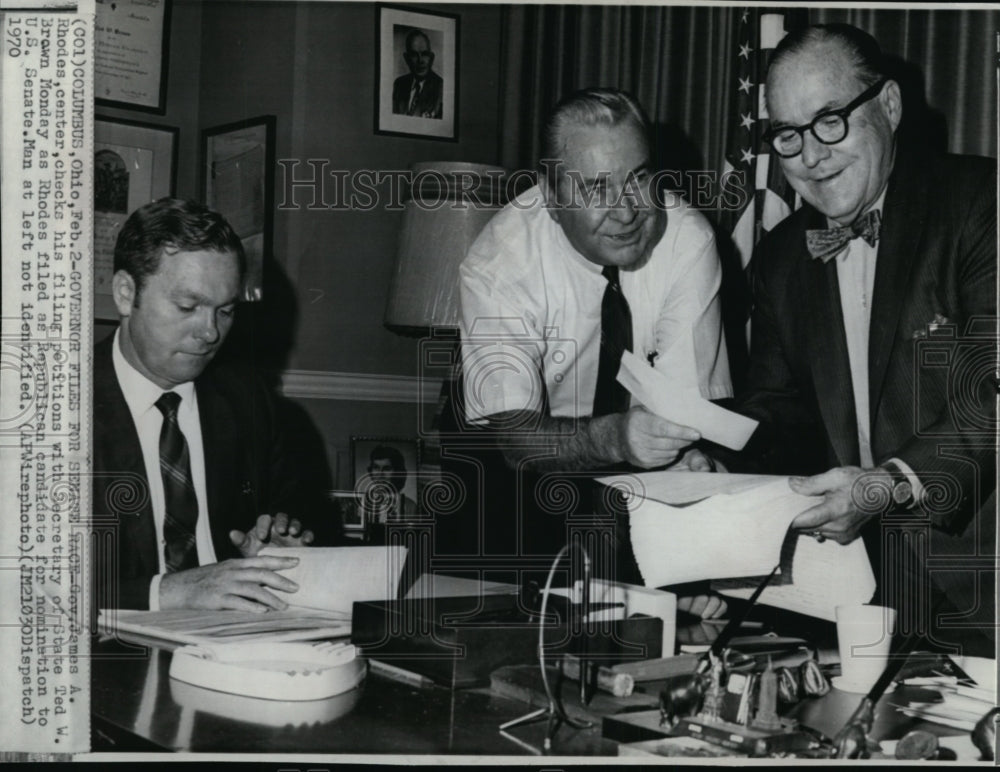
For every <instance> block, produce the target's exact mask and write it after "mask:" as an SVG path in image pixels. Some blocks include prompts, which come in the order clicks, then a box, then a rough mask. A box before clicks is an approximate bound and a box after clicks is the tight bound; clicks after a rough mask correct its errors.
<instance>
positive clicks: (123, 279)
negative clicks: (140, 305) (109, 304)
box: [111, 270, 139, 317]
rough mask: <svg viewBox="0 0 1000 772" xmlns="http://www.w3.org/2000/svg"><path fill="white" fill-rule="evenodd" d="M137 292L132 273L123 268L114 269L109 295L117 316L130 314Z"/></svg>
mask: <svg viewBox="0 0 1000 772" xmlns="http://www.w3.org/2000/svg"><path fill="white" fill-rule="evenodd" d="M138 294H139V293H138V291H137V290H136V286H135V279H133V278H132V274H130V273H129V272H128V271H124V270H120V271H115V275H114V277H112V279H111V297H112V298H113V299H114V301H115V308H117V309H118V315H119V316H122V317H125V316H131V315H132V307H133V306H134V305H135V304H136V299H137V296H138Z"/></svg>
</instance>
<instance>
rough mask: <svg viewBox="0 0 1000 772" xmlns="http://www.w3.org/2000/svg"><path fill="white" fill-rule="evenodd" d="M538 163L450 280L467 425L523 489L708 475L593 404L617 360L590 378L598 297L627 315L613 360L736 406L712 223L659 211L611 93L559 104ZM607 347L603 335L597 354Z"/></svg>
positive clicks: (641, 123)
mask: <svg viewBox="0 0 1000 772" xmlns="http://www.w3.org/2000/svg"><path fill="white" fill-rule="evenodd" d="M542 159H543V160H542V167H543V172H542V173H541V174H540V175H539V177H540V181H539V185H538V186H536V187H533V188H531V189H530V190H528V191H526V192H525V193H523V194H522V195H520V196H519V197H518V198H516V199H515V200H514V201H512V202H511V203H510V204H508V205H507V207H506V208H505V209H504V210H503V211H502V212H500V213H499V214H498V215H497V216H496V217H494V218H493V220H492V221H491V222H490V223H489V224H488V225H487V226H486V228H485V229H484V230H483V232H482V233H481V234H480V236H479V238H478V239H477V240H476V242H475V243H474V244H473V245H472V247H471V248H470V250H469V253H468V255H467V256H466V258H465V260H464V262H463V263H462V265H461V268H460V287H461V297H462V324H463V329H462V360H463V361H462V367H463V389H464V402H465V419H466V421H467V422H468V423H469V424H471V425H473V426H481V427H488V428H490V429H492V430H493V431H494V436H495V437H496V440H497V444H498V446H499V448H500V450H501V451H502V453H503V456H504V460H505V461H506V464H507V466H508V467H509V468H510V469H512V470H517V473H518V475H520V477H519V478H518V483H517V484H518V485H519V486H524V485H525V477H524V476H523V475H524V473H525V472H529V473H547V472H578V473H584V472H593V473H599V472H600V471H601V470H602V469H603V470H607V469H608V468H610V467H616V466H620V465H622V464H627V465H631V466H632V467H638V468H642V469H650V468H655V467H662V466H665V465H668V464H671V463H675V462H677V466H679V467H680V466H683V467H684V468H692V469H708V468H710V467H709V462H708V461H707V459H706V458H705V457H704V456H703V455H702V454H701V453H700V452H699V451H697V450H695V449H694V448H692V447H691V446H692V443H694V442H696V441H697V440H698V439H700V437H699V434H698V432H696V431H695V430H694V429H692V428H690V427H687V426H682V425H679V424H676V423H673V422H671V421H668V420H666V419H664V418H661V417H659V416H656V415H654V414H653V413H651V412H649V411H647V410H646V409H645V408H643V407H641V406H631V407H629V405H628V395H627V393H624V392H623V393H622V397H623V399H622V398H617V399H616V401H615V402H614V403H613V404H616V405H620V407H615V408H614V409H613V410H612V411H601V410H597V409H596V406H597V405H598V404H606V403H602V401H601V399H600V398H599V397H598V398H596V399H595V395H596V394H597V392H599V391H600V390H601V389H602V388H604V387H602V386H599V381H601V382H604V383H606V382H608V381H610V382H611V384H610V385H611V386H612V387H614V383H613V377H614V374H615V373H616V372H617V369H618V366H619V362H620V349H619V350H618V351H617V352H616V353H615V354H614V356H613V358H614V362H613V365H612V367H613V372H612V373H611V375H610V378H609V377H607V374H606V373H605V374H603V375H602V374H600V373H599V371H601V370H602V368H604V363H603V362H602V306H606V305H607V303H608V301H607V299H606V293H607V292H608V291H609V287H611V288H613V289H614V290H615V291H616V292H619V294H620V295H622V296H624V300H625V302H626V303H627V311H626V312H625V315H624V317H619V321H620V319H621V318H624V319H625V320H626V321H627V320H629V319H630V324H626V325H622V326H627V327H629V328H630V330H629V332H628V337H629V338H630V341H629V344H626V345H625V348H627V349H630V350H631V351H632V352H633V353H634V354H636V355H637V356H639V357H640V358H641V359H642V360H644V361H648V362H650V364H651V365H652V366H654V367H655V368H656V369H657V370H659V371H661V372H663V373H664V374H665V375H667V376H669V377H670V378H672V379H674V380H675V381H677V382H678V383H679V384H681V385H685V386H691V387H697V388H698V390H699V391H700V392H701V394H702V396H703V397H705V398H707V399H718V398H723V397H728V396H731V395H732V387H731V383H730V376H729V367H728V361H727V356H726V346H725V341H724V338H723V333H722V323H721V315H720V302H719V287H720V285H721V281H722V271H721V267H720V264H719V259H718V256H717V253H716V249H715V241H714V237H713V233H712V230H711V228H710V226H709V224H708V222H707V221H706V220H705V218H704V217H703V216H702V215H701V214H700V213H698V212H697V211H695V210H693V209H691V208H689V207H688V206H687V205H686V204H685V203H684V202H683V201H682V200H681V199H680V197H679V196H674V195H667V196H663V195H660V196H659V197H658V194H657V191H656V189H655V179H654V174H653V170H652V168H651V158H650V142H649V121H648V119H647V118H646V116H645V114H644V112H643V110H642V108H641V106H640V105H639V104H638V103H637V102H636V101H635V100H634V99H633V98H632V97H631V96H629V95H627V94H624V93H622V92H620V91H616V90H611V89H586V90H584V91H581V92H578V93H576V94H573V95H571V96H570V97H568V98H567V99H565V100H563V101H562V102H561V103H560V104H559V105H557V106H556V107H555V108H554V110H553V111H552V113H551V115H550V117H549V119H548V120H547V122H546V126H545V130H544V133H543V147H542ZM619 287H620V290H619ZM618 302H620V299H619V301H618ZM604 313H605V314H606V313H607V312H606V311H605V312H604ZM604 325H606V326H607V325H608V321H607V320H606V319H605V320H604ZM614 334H615V333H611V334H610V335H609V331H608V330H607V329H604V330H603V339H604V344H603V345H605V346H607V340H608V338H609V336H613V335H614ZM605 356H606V354H605ZM615 388H621V387H615ZM678 459H680V461H678ZM577 476H578V475H577ZM531 495H532V494H530V493H529V494H528V498H530V497H531ZM539 495H540V494H538V493H535V494H534V497H535V498H536V499H537V498H539ZM584 506H586V505H584ZM527 519H528V520H530V519H531V517H530V516H529V517H527ZM534 519H535V520H539V519H544V518H534ZM532 526H533V523H531V522H526V523H525V527H526V528H528V529H530V528H531V527H532ZM557 536H558V534H557ZM722 605H723V604H722V603H721V601H719V600H718V599H717V598H712V599H710V600H706V599H701V600H699V601H698V605H697V606H696V607H695V608H694V609H693V610H694V611H695V613H702V614H704V615H713V614H714V613H717V612H718V611H720V610H721V608H722Z"/></svg>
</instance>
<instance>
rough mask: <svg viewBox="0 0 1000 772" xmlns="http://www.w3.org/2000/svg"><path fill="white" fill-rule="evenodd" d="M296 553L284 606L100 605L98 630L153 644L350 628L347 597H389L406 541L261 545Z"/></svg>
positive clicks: (295, 637)
mask: <svg viewBox="0 0 1000 772" xmlns="http://www.w3.org/2000/svg"><path fill="white" fill-rule="evenodd" d="M260 554H261V555H280V556H291V557H297V558H299V564H298V565H297V566H295V568H291V569H288V570H285V571H281V572H280V573H281V574H283V575H284V576H287V577H288V578H289V579H291V580H292V581H293V582H295V583H296V584H298V585H299V589H298V591H297V592H296V593H295V594H293V595H290V596H284V593H279V594H281V595H282V596H283V597H286V598H287V600H288V601H289V607H288V609H287V610H285V611H266V612H263V613H260V612H253V611H215V610H205V609H170V610H167V611H135V610H124V609H109V610H102V611H101V612H100V617H99V619H98V622H99V624H100V627H101V632H102V633H105V634H108V635H115V636H117V637H121V638H124V639H128V640H135V641H139V642H141V643H149V644H155V645H166V646H176V645H177V644H211V643H220V642H228V643H232V642H240V641H262V640H266V641H271V642H278V641H304V640H318V639H322V638H336V637H341V636H347V635H350V634H351V610H352V607H353V605H354V601H359V600H387V599H391V598H395V597H396V593H397V590H398V585H399V577H400V575H401V574H402V570H403V563H404V561H405V560H406V548H405V547H399V546H394V547H296V548H275V547H268V548H265V549H263V550H261V552H260Z"/></svg>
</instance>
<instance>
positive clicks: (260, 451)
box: [93, 199, 325, 611]
mask: <svg viewBox="0 0 1000 772" xmlns="http://www.w3.org/2000/svg"><path fill="white" fill-rule="evenodd" d="M114 261H115V262H114V278H113V281H112V293H113V297H114V302H115V305H116V307H117V310H118V314H119V321H120V326H119V328H118V330H117V331H116V332H115V334H114V335H113V336H112V337H110V338H108V339H106V340H105V341H102V342H101V343H100V344H98V345H97V347H96V348H95V351H94V458H93V460H94V467H93V468H94V500H93V506H94V511H95V512H96V513H97V514H98V515H102V514H103V515H106V514H112V515H114V516H116V518H117V525H116V532H115V537H116V538H115V539H114V545H113V550H114V551H116V552H117V554H113V555H106V556H102V557H101V558H99V559H98V560H99V562H100V563H101V564H102V565H101V566H100V567H99V569H98V571H100V573H101V574H103V581H101V582H98V586H97V592H98V593H99V594H102V593H103V596H102V597H100V600H99V602H100V607H111V608H140V609H141V608H151V609H158V608H163V609H166V608H191V607H197V608H214V609H239V610H249V611H265V610H267V609H269V608H274V609H284V608H285V607H286V606H287V603H286V601H285V598H287V597H288V593H292V592H294V591H295V590H296V589H297V587H296V586H295V584H294V583H293V582H292V581H290V580H289V579H288V578H286V577H284V576H282V575H280V574H279V573H277V572H278V571H279V570H281V569H286V568H290V567H291V566H294V565H295V564H296V562H297V560H296V559H294V558H284V557H281V558H279V557H273V556H257V552H258V551H259V550H260V549H261V547H262V546H264V545H266V544H274V545H284V546H301V545H306V544H309V543H311V542H312V541H313V539H314V534H313V532H312V531H311V530H307V529H305V528H304V527H303V526H302V524H301V523H300V521H299V520H298V519H296V518H295V517H290V516H289V514H288V513H291V514H293V515H295V514H300V513H305V512H309V513H310V514H314V513H315V512H320V511H322V509H321V508H320V509H314V508H313V505H314V504H315V503H316V502H317V501H319V498H318V497H313V498H311V494H310V492H309V491H308V486H304V485H302V484H301V481H300V480H299V479H298V476H297V473H296V465H294V464H292V463H289V460H288V459H287V457H286V447H285V440H284V438H283V436H282V433H281V425H280V421H279V420H277V416H276V414H275V409H276V408H275V405H274V403H273V400H272V398H271V397H270V396H269V394H268V393H267V392H266V391H265V389H264V388H263V387H260V386H258V385H257V383H256V382H255V381H254V379H253V378H252V377H248V376H247V375H246V374H240V373H237V372H234V371H231V370H228V369H226V368H223V367H221V366H215V367H213V366H211V363H212V359H213V357H215V355H216V354H217V353H218V351H219V348H220V347H221V346H222V343H223V341H224V340H225V339H226V335H227V333H228V332H229V329H230V326H231V325H232V323H233V315H234V312H235V307H236V303H237V301H238V300H239V295H240V288H241V283H242V277H243V274H244V272H245V266H246V258H245V256H244V253H243V247H242V245H241V243H240V239H239V237H238V236H237V235H236V233H235V232H234V231H233V229H232V228H231V227H230V226H229V224H228V223H227V222H226V221H225V220H224V219H223V218H222V217H221V216H220V215H218V214H216V213H215V212H212V211H210V210H208V209H206V208H205V207H203V206H201V205H200V204H196V203H194V202H191V201H182V200H177V199H161V200H159V201H156V202H154V203H151V204H148V205H146V206H144V207H142V208H140V209H138V210H137V211H135V212H134V213H133V214H132V215H131V216H130V217H129V218H128V220H127V221H126V223H125V225H124V226H123V227H122V229H121V232H120V233H119V235H118V241H117V243H116V245H115V257H114ZM315 493H317V494H318V493H319V492H315ZM323 525H325V524H323ZM95 573H97V572H95Z"/></svg>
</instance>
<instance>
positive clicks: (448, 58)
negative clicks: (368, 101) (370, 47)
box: [375, 5, 459, 141]
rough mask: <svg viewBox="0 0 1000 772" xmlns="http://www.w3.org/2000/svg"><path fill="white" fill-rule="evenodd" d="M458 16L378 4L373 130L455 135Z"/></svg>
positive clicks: (447, 137)
mask: <svg viewBox="0 0 1000 772" xmlns="http://www.w3.org/2000/svg"><path fill="white" fill-rule="evenodd" d="M458 21H459V19H458V16H456V15H453V14H442V13H427V12H424V11H416V10H412V9H410V8H402V7H397V6H389V5H379V6H378V7H377V15H376V27H375V39H376V46H377V50H378V57H377V58H376V64H375V66H376V68H377V72H376V74H375V82H376V84H377V87H376V93H375V133H376V134H396V135H403V136H415V137H424V138H426V139H439V140H449V141H457V140H458V75H459V73H458V61H459V59H458Z"/></svg>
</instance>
